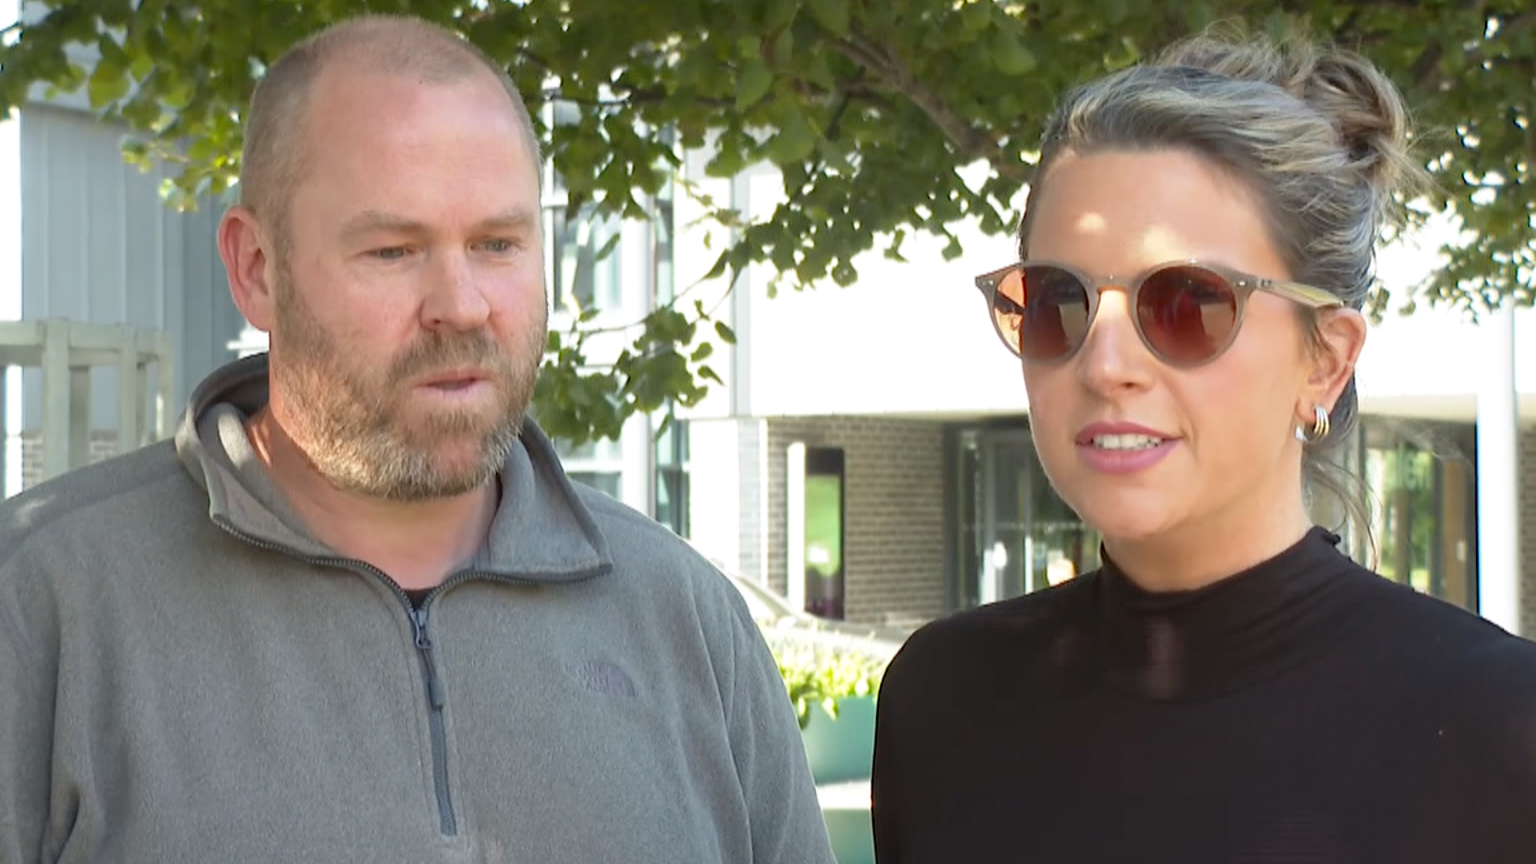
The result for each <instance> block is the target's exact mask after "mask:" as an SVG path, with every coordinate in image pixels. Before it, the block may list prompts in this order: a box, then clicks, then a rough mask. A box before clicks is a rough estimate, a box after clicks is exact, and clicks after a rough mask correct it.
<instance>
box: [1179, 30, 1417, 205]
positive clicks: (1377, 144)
mask: <svg viewBox="0 0 1536 864" xmlns="http://www.w3.org/2000/svg"><path fill="white" fill-rule="evenodd" d="M1158 62H1159V63H1160V64H1161V65H1170V66H1193V67H1196V68H1200V69H1206V70H1209V71H1211V72H1215V73H1217V74H1219V75H1224V76H1226V77H1228V78H1236V79H1242V80H1249V81H1263V82H1267V83H1270V84H1274V85H1275V86H1277V87H1280V88H1281V89H1283V90H1285V91H1286V92H1287V93H1290V94H1291V95H1292V96H1295V97H1296V98H1298V99H1300V100H1302V101H1303V102H1305V103H1307V104H1308V105H1310V106H1311V107H1312V108H1313V109H1314V110H1316V111H1317V112H1318V113H1319V114H1320V115H1322V116H1323V117H1325V118H1326V119H1327V120H1328V122H1329V123H1330V124H1331V125H1332V126H1333V128H1334V129H1335V130H1337V132H1338V136H1339V142H1340V144H1341V145H1342V146H1343V148H1344V150H1345V152H1346V154H1347V156H1348V163H1349V165H1350V166H1351V167H1352V168H1353V169H1355V170H1356V171H1359V172H1360V174H1361V176H1362V177H1363V178H1364V179H1365V181H1366V182H1367V183H1368V184H1370V185H1371V186H1372V187H1374V188H1375V189H1376V191H1377V194H1378V199H1379V200H1380V201H1381V202H1382V203H1383V204H1385V203H1386V202H1388V201H1390V200H1392V198H1393V196H1394V194H1395V193H1398V192H1412V191H1417V190H1418V188H1419V187H1420V184H1421V183H1422V182H1423V178H1424V177H1425V176H1426V175H1425V172H1424V168H1423V166H1421V165H1420V164H1418V162H1416V161H1415V159H1414V157H1413V156H1412V155H1411V154H1410V152H1409V144H1410V132H1409V126H1410V118H1409V113H1408V108H1407V105H1406V104H1405V103H1404V100H1403V97H1402V94H1401V93H1400V92H1398V89H1397V87H1396V86H1395V85H1394V84H1393V83H1392V81H1391V80H1390V79H1389V78H1387V76H1386V75H1385V74H1383V73H1382V72H1381V71H1380V70H1379V69H1377V68H1376V67H1375V66H1374V65H1373V64H1372V63H1371V62H1370V61H1369V60H1367V59H1365V58H1364V57H1362V56H1360V55H1359V54H1357V53H1355V52H1353V51H1347V50H1344V49H1341V48H1336V47H1333V46H1324V45H1320V44H1318V43H1315V42H1312V41H1310V40H1308V39H1306V38H1304V37H1301V36H1291V37H1288V38H1286V39H1285V40H1283V41H1279V42H1276V41H1273V40H1269V39H1260V38H1244V37H1242V36H1241V34H1239V33H1234V32H1231V31H1230V30H1223V29H1221V28H1213V29H1212V30H1210V31H1207V32H1206V33H1203V34H1201V35H1199V36H1194V37H1191V38H1188V39H1185V40H1183V41H1180V42H1178V43H1175V44H1174V45H1172V46H1171V47H1169V48H1168V49H1167V50H1166V51H1165V52H1163V54H1162V55H1161V57H1160V58H1159V61H1158Z"/></svg>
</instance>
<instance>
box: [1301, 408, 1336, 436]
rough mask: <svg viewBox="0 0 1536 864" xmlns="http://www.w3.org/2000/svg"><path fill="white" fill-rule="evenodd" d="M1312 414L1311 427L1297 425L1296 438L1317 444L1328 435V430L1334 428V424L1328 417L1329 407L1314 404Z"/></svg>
mask: <svg viewBox="0 0 1536 864" xmlns="http://www.w3.org/2000/svg"><path fill="white" fill-rule="evenodd" d="M1312 416H1313V419H1312V428H1311V429H1306V428H1304V427H1301V426H1297V427H1296V440H1298V441H1303V442H1305V443H1307V444H1316V443H1317V442H1319V441H1321V440H1323V439H1324V438H1327V437H1328V430H1329V429H1330V428H1332V425H1333V424H1332V423H1331V422H1330V421H1329V419H1328V409H1326V408H1324V407H1323V406H1321V405H1313V406H1312Z"/></svg>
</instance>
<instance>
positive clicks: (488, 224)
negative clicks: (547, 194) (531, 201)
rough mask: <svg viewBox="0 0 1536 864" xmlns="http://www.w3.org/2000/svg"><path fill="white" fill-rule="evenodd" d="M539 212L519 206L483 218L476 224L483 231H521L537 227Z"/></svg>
mask: <svg viewBox="0 0 1536 864" xmlns="http://www.w3.org/2000/svg"><path fill="white" fill-rule="evenodd" d="M538 224H539V214H537V213H534V212H533V211H531V210H529V209H527V208H526V207H517V208H513V209H511V210H503V211H502V212H500V213H497V214H496V215H494V216H491V217H489V218H487V219H482V220H481V221H480V223H479V224H478V225H477V226H476V227H477V228H479V229H480V230H482V231H486V230H494V231H521V230H526V229H529V228H537V227H538Z"/></svg>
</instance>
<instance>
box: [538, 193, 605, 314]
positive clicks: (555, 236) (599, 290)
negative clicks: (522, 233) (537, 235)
mask: <svg viewBox="0 0 1536 864" xmlns="http://www.w3.org/2000/svg"><path fill="white" fill-rule="evenodd" d="M546 212H547V213H548V217H547V218H548V235H549V237H550V239H551V243H550V246H551V249H552V251H553V258H554V260H553V261H552V262H551V264H552V271H551V276H552V282H553V286H552V290H553V292H554V298H553V301H554V305H555V308H556V309H563V310H565V311H567V312H570V313H571V314H572V315H579V314H581V312H582V311H583V310H586V309H598V310H601V311H609V310H615V309H618V308H619V307H620V304H621V303H622V299H623V292H622V291H621V285H620V281H619V255H618V243H619V237H620V229H621V227H622V224H623V223H622V221H621V220H620V219H618V218H617V217H614V216H608V217H599V216H597V214H596V213H595V212H594V209H593V208H592V207H591V206H586V207H582V208H581V210H580V211H578V212H577V213H576V214H575V216H574V218H566V217H567V213H566V207H565V206H564V205H563V204H562V205H558V206H553V207H549V208H547V210H546Z"/></svg>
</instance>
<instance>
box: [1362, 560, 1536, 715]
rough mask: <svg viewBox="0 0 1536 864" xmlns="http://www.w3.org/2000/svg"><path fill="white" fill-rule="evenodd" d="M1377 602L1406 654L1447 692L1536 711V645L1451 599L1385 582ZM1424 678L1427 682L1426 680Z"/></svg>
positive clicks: (1470, 699) (1474, 701)
mask: <svg viewBox="0 0 1536 864" xmlns="http://www.w3.org/2000/svg"><path fill="white" fill-rule="evenodd" d="M1377 590H1378V591H1380V592H1382V596H1379V597H1378V598H1377V600H1376V601H1375V603H1374V604H1373V605H1374V606H1375V608H1376V609H1377V611H1378V613H1379V614H1382V615H1383V617H1384V618H1385V619H1386V620H1387V621H1390V622H1391V625H1392V627H1391V629H1392V631H1393V633H1394V635H1395V638H1396V639H1397V640H1398V641H1400V642H1402V643H1403V645H1402V649H1403V650H1402V654H1403V655H1404V656H1405V659H1406V658H1407V657H1412V658H1413V659H1414V660H1416V661H1417V662H1415V664H1414V665H1415V666H1417V667H1418V669H1419V670H1420V674H1421V675H1423V676H1424V677H1425V678H1430V679H1433V678H1436V677H1438V678H1440V679H1441V680H1440V682H1439V683H1440V684H1441V685H1442V689H1443V692H1446V693H1448V694H1452V698H1455V699H1457V700H1466V702H1467V703H1468V707H1472V705H1473V704H1488V703H1506V704H1508V703H1512V702H1520V703H1521V704H1524V705H1528V706H1531V707H1532V708H1533V709H1536V642H1532V641H1530V640H1529V639H1525V638H1522V637H1520V636H1518V635H1516V634H1514V633H1511V632H1509V631H1508V630H1506V629H1504V628H1503V627H1500V626H1499V625H1497V624H1495V623H1494V622H1492V621H1490V620H1488V619H1487V618H1484V617H1482V616H1480V615H1478V614H1477V613H1475V612H1472V611H1469V610H1467V609H1464V608H1462V607H1460V606H1457V605H1454V604H1452V603H1450V602H1449V601H1446V600H1442V599H1440V598H1437V597H1432V596H1430V595H1427V594H1422V593H1419V592H1417V591H1415V590H1413V589H1411V588H1408V587H1406V586H1403V585H1398V584H1395V583H1392V582H1390V581H1388V580H1386V579H1381V584H1380V585H1379V587H1378V588H1377ZM1421 680H1423V679H1421Z"/></svg>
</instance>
